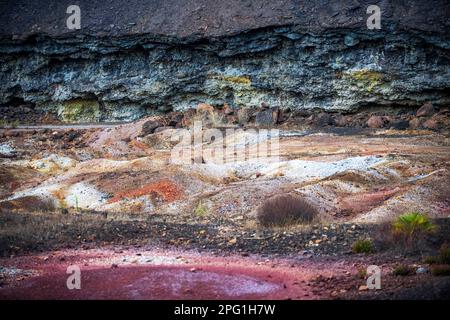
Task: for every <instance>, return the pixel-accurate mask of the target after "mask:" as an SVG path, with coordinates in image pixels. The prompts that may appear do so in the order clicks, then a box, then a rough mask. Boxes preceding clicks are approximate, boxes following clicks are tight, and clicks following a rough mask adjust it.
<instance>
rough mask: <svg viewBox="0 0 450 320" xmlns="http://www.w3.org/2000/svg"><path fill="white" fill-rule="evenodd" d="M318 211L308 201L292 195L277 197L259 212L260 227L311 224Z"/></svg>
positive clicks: (268, 201) (269, 200)
mask: <svg viewBox="0 0 450 320" xmlns="http://www.w3.org/2000/svg"><path fill="white" fill-rule="evenodd" d="M316 215H317V210H316V209H315V208H314V207H313V206H312V205H311V204H310V203H308V202H307V201H306V200H304V199H302V198H300V197H297V196H293V195H290V194H286V195H277V196H274V197H272V198H270V199H268V200H267V201H266V202H264V203H263V204H262V205H261V206H260V207H259V208H258V210H257V218H258V222H259V223H260V225H262V226H265V227H271V226H284V225H288V224H295V223H304V222H307V223H308V222H311V221H312V220H313V219H314V218H315V217H316Z"/></svg>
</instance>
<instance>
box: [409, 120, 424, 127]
mask: <svg viewBox="0 0 450 320" xmlns="http://www.w3.org/2000/svg"><path fill="white" fill-rule="evenodd" d="M420 124H421V121H420V119H419V118H414V119H411V120H410V121H409V126H410V128H411V129H417V128H419V127H420Z"/></svg>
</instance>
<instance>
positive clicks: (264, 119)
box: [255, 109, 278, 126]
mask: <svg viewBox="0 0 450 320" xmlns="http://www.w3.org/2000/svg"><path fill="white" fill-rule="evenodd" d="M255 121H256V125H258V126H270V125H274V124H276V123H277V121H278V109H275V110H264V111H260V112H258V113H257V114H256V120H255Z"/></svg>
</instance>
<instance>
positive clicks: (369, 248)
mask: <svg viewBox="0 0 450 320" xmlns="http://www.w3.org/2000/svg"><path fill="white" fill-rule="evenodd" d="M352 250H353V252H354V253H373V252H374V251H375V246H374V244H373V241H372V240H371V239H359V240H357V241H356V242H355V243H354V244H353V246H352Z"/></svg>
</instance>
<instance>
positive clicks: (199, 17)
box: [0, 0, 450, 122]
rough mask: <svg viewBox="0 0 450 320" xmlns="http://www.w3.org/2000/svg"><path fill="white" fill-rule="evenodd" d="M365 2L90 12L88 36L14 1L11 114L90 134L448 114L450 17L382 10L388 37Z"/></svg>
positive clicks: (5, 85)
mask: <svg viewBox="0 0 450 320" xmlns="http://www.w3.org/2000/svg"><path fill="white" fill-rule="evenodd" d="M369 2H370V1H360V2H354V1H344V2H342V1H330V2H329V3H327V4H324V3H322V2H319V1H312V2H309V1H305V2H303V1H285V2H272V1H267V2H266V1H245V2H241V1H231V3H228V2H227V3H220V2H217V1H169V2H167V1H150V2H148V1H137V0H135V1H131V2H129V3H127V5H126V6H123V3H122V2H118V1H117V2H116V1H113V2H108V4H106V3H103V2H99V1H81V2H80V7H81V8H82V29H81V30H78V31H75V32H73V31H70V30H67V28H66V26H65V19H66V18H67V16H68V15H67V14H66V13H65V10H66V7H67V6H66V3H65V2H64V1H62V2H58V3H53V2H52V3H49V2H47V3H44V4H43V3H42V2H41V3H39V5H38V4H37V3H32V2H31V3H30V2H25V1H18V2H17V1H15V2H12V1H7V2H5V3H3V4H2V10H1V11H2V13H1V16H0V19H1V21H4V22H5V23H4V24H3V25H2V26H1V27H0V36H1V37H2V41H1V44H0V52H1V53H2V55H1V64H2V68H1V70H0V78H1V80H2V81H1V86H0V103H1V104H2V105H3V107H2V109H3V110H5V111H4V112H3V111H2V113H3V114H5V116H9V117H11V118H26V117H25V116H24V114H25V115H26V114H27V112H28V113H30V110H32V111H31V113H33V114H34V113H36V112H45V113H46V114H47V115H48V114H51V115H52V116H53V118H57V119H59V120H63V121H67V122H90V121H112V120H115V121H117V120H133V119H137V118H139V117H141V116H143V115H145V114H149V113H154V112H164V111H168V110H184V109H187V108H190V107H194V106H196V105H197V104H198V103H199V102H207V103H209V104H212V105H223V104H225V103H226V104H227V105H229V106H231V107H233V108H236V107H258V106H260V105H261V104H262V103H264V104H266V105H269V106H272V107H281V108H291V109H303V108H309V109H311V108H320V109H326V110H347V111H355V110H357V109H359V108H370V107H377V106H387V107H390V106H404V107H410V106H414V107H419V106H420V105H422V104H423V103H424V102H425V101H430V102H432V103H433V105H435V106H443V105H446V104H448V103H449V101H450V97H449V94H448V92H449V83H450V76H449V73H448V68H449V48H450V40H449V36H448V33H447V30H448V28H449V22H448V17H449V4H448V3H447V2H446V1H427V2H422V1H413V2H408V4H404V5H402V4H398V3H387V2H382V3H380V4H379V5H380V8H381V10H382V29H381V30H368V29H367V27H366V20H367V18H368V15H367V13H366V9H367V7H368V5H369V4H371V3H369ZM49 12H51V14H49ZM150 12H151V14H149V13H150ZM424 12H426V14H422V13H424ZM58 13H60V14H58Z"/></svg>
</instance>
